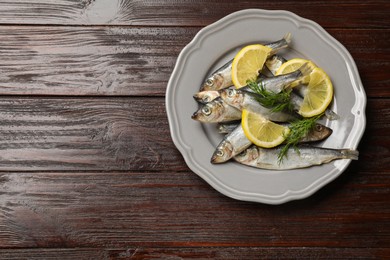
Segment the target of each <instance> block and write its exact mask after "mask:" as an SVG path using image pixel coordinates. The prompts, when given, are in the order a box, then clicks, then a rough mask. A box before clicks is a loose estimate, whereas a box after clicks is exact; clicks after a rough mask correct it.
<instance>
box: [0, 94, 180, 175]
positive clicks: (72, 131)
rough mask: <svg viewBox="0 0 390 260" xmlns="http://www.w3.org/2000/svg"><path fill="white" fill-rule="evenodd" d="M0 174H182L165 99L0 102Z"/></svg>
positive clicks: (8, 99) (11, 98) (39, 99)
mask: <svg viewBox="0 0 390 260" xmlns="http://www.w3.org/2000/svg"><path fill="white" fill-rule="evenodd" d="M0 121H1V126H0V151H1V154H0V159H1V160H0V169H1V170H29V171H31V170H33V171H34V170H53V169H57V170H79V171H80V170H82V171H83V170H96V169H99V170H106V171H109V170H113V169H116V170H119V169H120V170H144V169H145V170H146V169H148V170H154V171H164V170H167V169H169V170H183V169H187V167H185V166H184V163H183V160H182V158H181V156H180V154H179V152H178V151H177V150H176V149H175V147H174V145H173V143H172V140H171V139H170V133H169V127H168V122H167V118H166V114H165V108H164V99H162V98H140V99H135V98H112V99H69V100H67V99H47V98H38V99H18V98H14V97H10V98H4V99H2V100H1V101H0Z"/></svg>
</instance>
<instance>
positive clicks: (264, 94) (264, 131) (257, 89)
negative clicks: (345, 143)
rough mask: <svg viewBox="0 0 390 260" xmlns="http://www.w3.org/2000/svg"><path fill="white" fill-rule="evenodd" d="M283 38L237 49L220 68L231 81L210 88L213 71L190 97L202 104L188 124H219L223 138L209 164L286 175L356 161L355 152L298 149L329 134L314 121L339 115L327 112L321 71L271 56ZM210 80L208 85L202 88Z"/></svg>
mask: <svg viewBox="0 0 390 260" xmlns="http://www.w3.org/2000/svg"><path fill="white" fill-rule="evenodd" d="M287 35H288V36H287V37H285V38H284V40H280V41H277V42H275V43H273V44H269V45H268V46H263V45H259V44H254V45H249V46H246V47H244V48H242V49H241V50H240V51H239V52H238V53H237V54H236V56H235V57H234V59H233V61H229V62H228V63H227V64H226V65H225V66H223V70H224V71H225V72H227V71H230V75H228V76H227V78H228V79H229V77H230V78H231V79H233V80H232V81H231V82H229V84H224V85H223V86H222V85H219V84H217V85H215V79H216V78H218V77H219V76H220V71H217V72H216V73H214V74H213V75H211V76H210V77H209V78H208V79H206V81H205V85H204V86H203V87H202V89H201V90H202V91H201V92H199V93H196V94H195V95H194V98H195V99H196V100H197V101H199V102H201V103H202V104H201V106H200V108H199V110H198V111H197V112H195V113H194V115H193V119H195V120H199V121H201V122H204V123H219V125H218V131H220V132H222V133H224V134H225V137H224V138H223V139H222V141H221V142H220V144H219V145H218V146H217V147H216V149H215V151H214V153H213V155H212V157H211V162H212V163H223V162H226V161H228V160H230V159H232V158H233V159H234V160H235V161H237V162H239V163H242V164H245V165H249V166H253V167H257V168H265V169H278V170H286V169H295V168H302V167H310V166H313V165H319V164H323V163H328V162H330V161H332V160H336V159H353V160H356V159H357V157H358V152H357V151H355V150H349V149H330V148H319V147H314V146H312V145H305V146H302V145H301V144H300V143H302V142H305V140H310V141H320V140H324V139H326V138H327V137H328V136H329V135H331V134H332V130H331V129H330V128H328V127H326V126H324V125H321V124H319V123H318V120H320V119H321V118H322V116H323V115H324V114H325V116H326V117H327V118H328V119H330V120H336V119H338V115H336V113H334V112H333V111H331V110H330V109H329V105H330V103H331V102H332V99H333V84H332V82H331V79H330V77H329V76H328V75H327V74H326V72H325V71H324V70H322V69H321V68H319V67H318V66H317V65H315V63H314V62H312V61H310V60H306V59H301V58H296V59H292V60H290V61H287V60H285V59H284V58H283V57H282V56H281V55H278V54H277V55H274V54H275V53H276V51H278V50H280V49H282V48H285V47H286V46H287V45H288V43H289V42H290V41H291V35H290V34H287ZM283 41H284V44H283ZM272 55H273V56H272ZM265 75H267V76H265ZM225 76H226V75H225ZM212 77H214V79H213V85H210V84H207V81H208V80H209V79H211V78H212ZM224 80H225V79H224ZM210 82H211V81H210V80H209V81H208V83H210ZM225 83H226V82H225ZM232 84H234V86H231V85H232ZM226 122H228V124H226ZM230 122H231V123H230Z"/></svg>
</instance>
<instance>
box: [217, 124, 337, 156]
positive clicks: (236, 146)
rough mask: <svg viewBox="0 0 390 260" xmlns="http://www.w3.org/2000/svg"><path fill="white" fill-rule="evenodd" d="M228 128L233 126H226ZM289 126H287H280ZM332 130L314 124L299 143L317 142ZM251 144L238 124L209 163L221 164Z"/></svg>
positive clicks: (219, 146) (218, 147) (220, 144)
mask: <svg viewBox="0 0 390 260" xmlns="http://www.w3.org/2000/svg"><path fill="white" fill-rule="evenodd" d="M228 125H229V126H231V125H233V124H228ZM282 125H284V126H287V127H288V126H289V124H288V123H287V124H282ZM332 132H333V131H332V129H330V128H329V127H326V126H324V125H321V124H316V125H315V126H314V127H313V129H311V130H310V131H309V133H308V134H307V135H306V136H305V137H303V138H302V139H301V140H300V141H299V143H308V142H317V141H321V140H324V139H325V138H327V137H328V136H330V135H331V134H332ZM251 144H252V142H251V141H250V140H249V139H248V138H246V136H245V133H244V131H243V130H242V127H241V124H238V125H237V126H236V128H234V130H233V131H232V132H231V133H229V134H228V135H226V136H225V138H224V139H223V140H222V141H221V142H220V143H219V145H218V146H217V148H216V150H215V152H214V154H213V156H212V157H211V163H223V162H226V161H227V160H229V159H231V158H232V157H234V156H236V155H237V154H239V153H241V152H242V151H244V150H245V149H246V148H248V147H249V146H250V145H251Z"/></svg>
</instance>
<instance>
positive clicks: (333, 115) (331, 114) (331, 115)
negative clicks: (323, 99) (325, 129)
mask: <svg viewBox="0 0 390 260" xmlns="http://www.w3.org/2000/svg"><path fill="white" fill-rule="evenodd" d="M325 116H326V118H328V119H329V120H337V119H340V116H339V115H338V114H336V113H335V112H334V111H332V110H330V109H327V110H325Z"/></svg>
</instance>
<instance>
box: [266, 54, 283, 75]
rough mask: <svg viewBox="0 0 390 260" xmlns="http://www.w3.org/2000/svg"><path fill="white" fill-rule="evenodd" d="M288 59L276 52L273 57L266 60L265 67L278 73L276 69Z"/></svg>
mask: <svg viewBox="0 0 390 260" xmlns="http://www.w3.org/2000/svg"><path fill="white" fill-rule="evenodd" d="M286 61H287V60H286V59H285V58H283V57H282V56H280V55H278V54H275V55H273V56H272V57H270V58H268V59H267V60H266V61H265V64H264V65H265V67H266V68H267V69H268V70H269V71H270V72H271V73H272V75H274V76H275V75H276V71H278V69H279V68H280V66H282V64H283V63H285V62H286Z"/></svg>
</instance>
